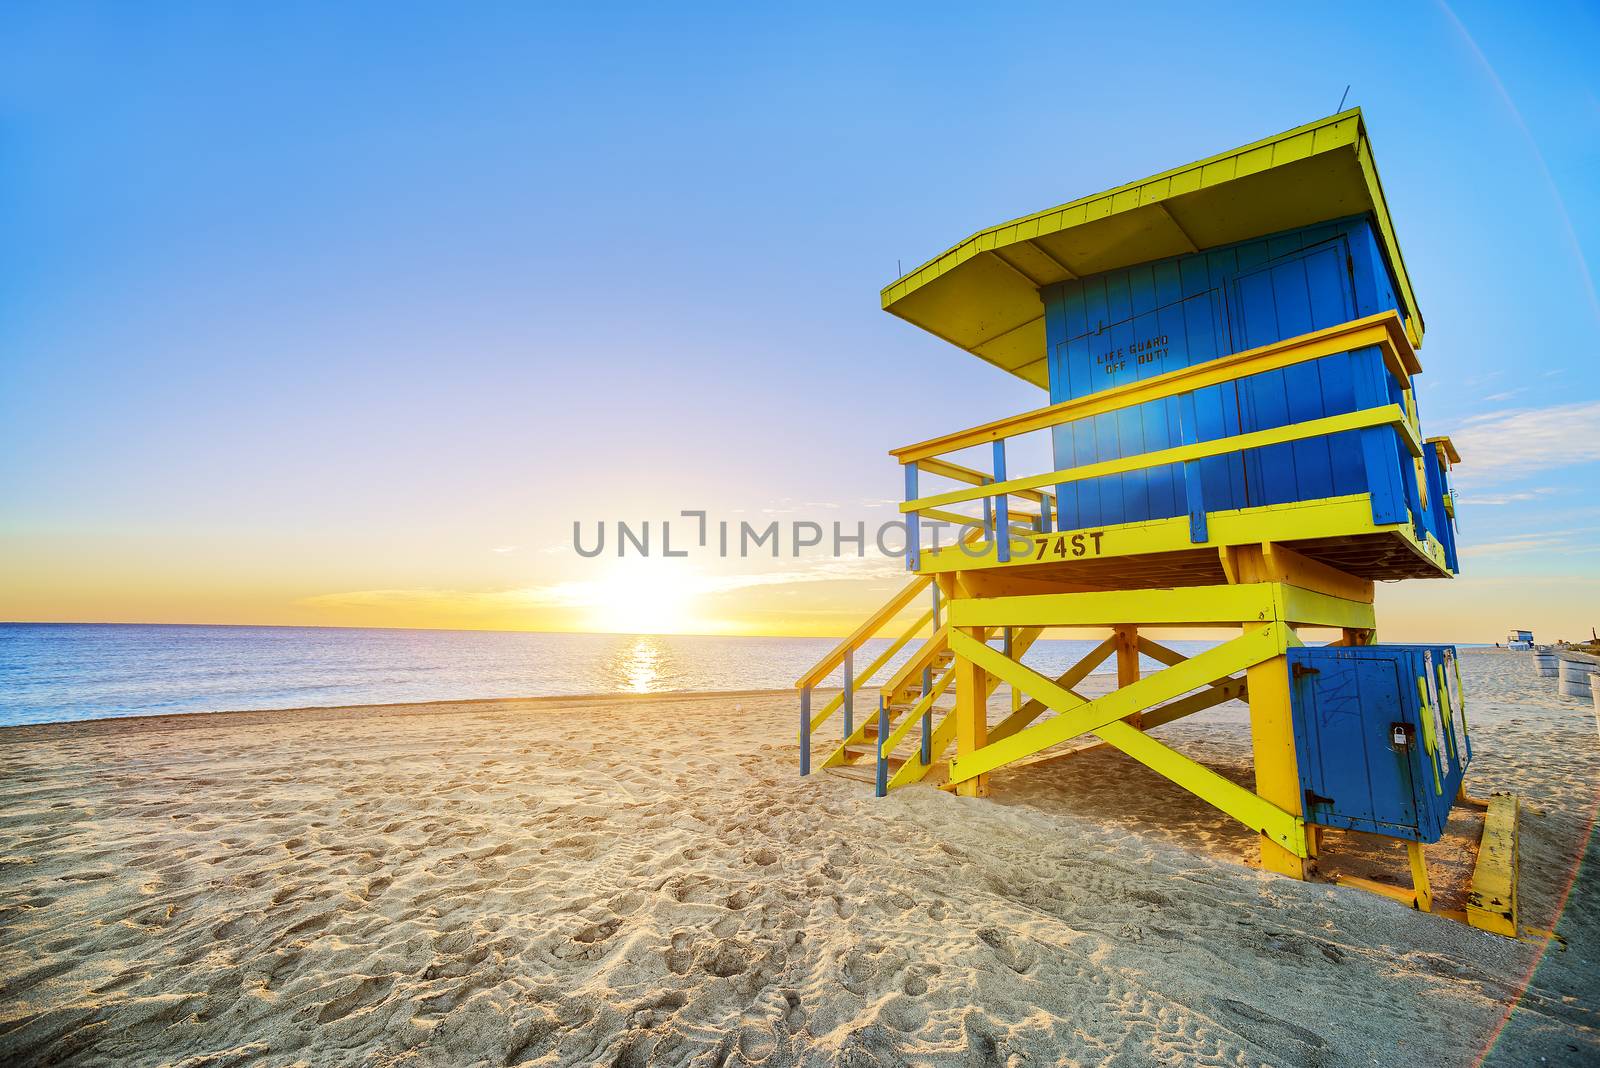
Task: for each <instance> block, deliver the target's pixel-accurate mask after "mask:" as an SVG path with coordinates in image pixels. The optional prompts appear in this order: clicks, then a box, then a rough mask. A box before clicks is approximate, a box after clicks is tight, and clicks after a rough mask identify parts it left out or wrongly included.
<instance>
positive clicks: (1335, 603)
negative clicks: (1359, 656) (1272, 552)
mask: <svg viewBox="0 0 1600 1068" xmlns="http://www.w3.org/2000/svg"><path fill="white" fill-rule="evenodd" d="M1276 585H1277V589H1278V591H1279V592H1278V596H1279V598H1280V602H1279V603H1280V608H1279V609H1278V616H1277V617H1278V618H1279V619H1282V620H1285V621H1287V622H1289V623H1299V624H1303V625H1305V626H1308V627H1341V628H1342V627H1349V628H1351V629H1359V630H1371V629H1372V628H1373V627H1375V626H1377V623H1376V617H1375V615H1374V610H1373V607H1372V604H1371V603H1370V602H1363V601H1351V600H1346V599H1345V598H1343V597H1334V596H1333V595H1331V594H1327V593H1318V592H1317V591H1316V590H1304V589H1301V588H1300V587H1298V586H1290V585H1288V584H1286V583H1278V584H1276Z"/></svg>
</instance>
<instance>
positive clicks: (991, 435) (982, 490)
mask: <svg viewBox="0 0 1600 1068" xmlns="http://www.w3.org/2000/svg"><path fill="white" fill-rule="evenodd" d="M1367 348H1375V349H1377V350H1378V352H1379V353H1380V355H1381V358H1382V361H1383V367H1384V369H1385V370H1386V371H1387V373H1388V375H1389V376H1390V377H1392V378H1393V380H1394V381H1395V382H1396V383H1398V384H1399V387H1400V390H1401V396H1402V397H1403V398H1404V403H1403V404H1400V403H1377V404H1371V405H1369V406H1367V407H1364V408H1361V409H1360V410H1357V411H1353V412H1348V413H1343V414H1340V415H1332V416H1326V417H1322V418H1318V419H1311V420H1305V421H1302V422H1298V423H1290V424H1287V425H1285V426H1280V427H1273V428H1270V429H1267V430H1257V431H1251V432H1248V433H1241V434H1234V435H1231V436H1228V437H1222V438H1214V439H1209V440H1204V441H1200V440H1192V439H1193V438H1194V437H1195V436H1196V435H1195V432H1194V428H1193V427H1192V426H1189V427H1187V428H1186V429H1185V431H1184V433H1185V437H1186V438H1190V439H1191V440H1187V441H1185V442H1184V443H1183V444H1180V445H1176V446H1172V447H1170V448H1164V449H1156V450H1153V451H1150V452H1145V453H1139V454H1136V455H1130V456H1124V457H1118V458H1115V459H1111V460H1105V461H1101V462H1098V463H1092V464H1085V465H1081V466H1078V467H1070V468H1064V469H1061V470H1057V471H1048V472H1044V473H1042V474H1036V475H1028V476H1025V477H1020V478H1008V477H1007V474H1006V458H1005V443H1006V441H1007V440H1008V439H1010V438H1012V437H1016V436H1018V435H1020V434H1027V433H1031V432H1034V431H1039V430H1047V429H1050V428H1052V427H1058V426H1062V425H1065V424H1068V423H1073V422H1077V421H1078V420H1082V419H1087V418H1089V417H1091V416H1096V415H1104V414H1107V413H1110V412H1116V411H1121V410H1123V409H1126V408H1131V407H1134V406H1137V405H1141V404H1147V403H1150V402H1152V401H1159V400H1165V399H1168V398H1177V397H1184V396H1186V395H1191V394H1193V393H1194V392H1195V391H1196V390H1200V389H1205V388H1207V387H1211V386H1219V385H1223V384H1225V383H1230V382H1234V381H1237V380H1238V379H1241V378H1247V377H1249V376H1251V375H1259V374H1264V373H1266V372H1269V371H1276V370H1282V369H1284V368H1287V367H1293V366H1296V365H1297V364H1303V363H1306V362H1308V361H1311V360H1317V359H1321V358H1323V357H1326V356H1334V355H1338V354H1340V353H1346V352H1354V351H1356V350H1360V349H1367ZM1421 370H1422V366H1421V364H1420V363H1419V362H1418V360H1417V356H1416V352H1415V350H1414V349H1413V348H1412V345H1411V341H1410V340H1409V338H1408V337H1407V335H1406V332H1405V328H1404V326H1403V324H1402V323H1401V320H1400V317H1399V315H1398V314H1396V313H1395V312H1392V311H1389V312H1383V313H1381V314H1378V315H1371V316H1367V317H1365V318H1362V319H1356V320H1353V321H1351V322H1347V323H1341V324H1339V325H1338V326H1332V327H1328V328H1326V329H1323V330H1317V331H1313V332H1312V333H1308V334H1302V335H1300V336H1298V337H1293V338H1288V339H1286V340H1284V341H1280V342H1275V343H1273V344H1271V345H1263V346H1260V347H1259V348H1254V349H1248V350H1246V351H1244V352H1239V353H1235V354H1233V355H1231V356H1223V357H1219V358H1218V359H1215V360H1209V361H1206V362H1203V363H1197V364H1193V365H1191V366H1189V367H1183V368H1179V369H1178V370H1175V371H1169V372H1167V373H1166V374H1162V375H1157V376H1155V377H1153V378H1147V379H1144V380H1143V381H1139V382H1130V383H1128V384H1126V385H1123V386H1118V387H1116V388H1113V389H1108V390H1105V391H1103V392H1100V393H1092V394H1089V395H1087V396H1084V397H1079V398H1076V399H1074V400H1068V401H1063V402H1061V403H1060V404H1053V405H1050V406H1049V407H1046V408H1039V409H1035V410H1034V411H1030V412H1023V413H1021V414H1019V415H1014V416H1010V417H1008V418H1006V419H1000V420H995V421H993V422H989V423H984V424H982V425H980V426H976V427H972V428H970V429H968V430H962V431H957V432H956V433H953V434H946V435H943V436H941V437H937V438H933V439H930V440H928V441H924V442H920V443H918V444H916V445H908V446H905V447H904V448H900V449H894V450H892V451H891V453H890V455H892V456H894V457H895V459H897V460H898V461H900V463H901V464H902V466H904V468H905V483H906V500H905V502H904V503H903V504H901V505H900V511H901V512H902V513H904V514H905V515H906V516H907V527H908V531H909V533H908V542H909V543H910V544H909V546H908V548H909V555H910V558H911V559H910V564H911V567H912V569H913V570H915V569H916V568H917V566H918V560H919V555H920V549H919V546H918V535H919V528H918V520H919V518H921V517H927V518H932V519H937V520H941V521H944V522H959V523H962V524H964V525H967V526H969V527H976V526H977V524H978V521H977V520H976V519H974V518H972V517H967V516H962V515H960V514H959V513H954V512H949V511H947V510H946V509H947V508H948V506H951V505H959V504H964V503H968V502H972V501H983V502H984V504H985V517H984V520H983V522H982V526H981V528H979V531H980V532H981V533H982V535H983V537H984V538H987V539H989V540H992V541H993V542H994V544H995V555H996V558H997V561H998V562H1000V563H1004V562H1006V561H1007V560H1008V559H1009V544H1008V543H1009V538H1006V537H1001V536H1000V532H1002V531H1005V532H1011V531H1016V530H1030V529H1031V530H1038V531H1045V532H1048V531H1049V530H1050V529H1051V526H1052V525H1053V524H1052V513H1053V512H1055V511H1056V509H1055V507H1054V498H1053V496H1052V495H1051V494H1050V493H1048V492H1047V491H1046V487H1055V486H1062V485H1070V484H1072V483H1074V482H1080V481H1083V480H1085V479H1092V478H1102V477H1105V476H1107V475H1116V474H1124V473H1128V472H1133V471H1141V470H1146V469H1148V468H1152V467H1162V466H1165V465H1168V464H1188V465H1190V467H1189V468H1188V470H1187V473H1186V488H1187V491H1188V493H1189V498H1190V511H1191V515H1192V516H1195V519H1196V522H1195V526H1196V528H1197V530H1203V529H1204V510H1203V506H1201V505H1200V504H1199V498H1200V493H1199V476H1198V468H1197V467H1196V466H1194V465H1195V463H1196V461H1199V460H1202V459H1207V458H1210V457H1216V456H1223V455H1227V454H1229V453H1236V452H1242V451H1245V450H1251V449H1259V448H1263V447H1266V446H1270V445H1278V444H1284V443H1288V442H1294V441H1301V440H1305V439H1307V438H1315V437H1322V436H1325V435H1329V434H1338V433H1343V432H1346V431H1370V430H1375V429H1381V428H1392V430H1393V431H1394V432H1395V433H1396V434H1398V435H1399V440H1400V442H1401V443H1402V445H1403V447H1404V448H1405V449H1406V451H1407V452H1409V453H1410V454H1411V456H1412V457H1413V458H1421V457H1422V455H1423V442H1422V440H1421V434H1420V431H1419V428H1418V425H1417V420H1416V416H1415V414H1414V413H1415V408H1414V406H1413V405H1412V403H1411V376H1412V375H1414V374H1417V373H1419V372H1420V371H1421ZM1189 422H1190V423H1192V417H1191V418H1190V420H1189ZM985 444H988V445H991V446H992V448H993V452H994V471H993V473H992V474H984V473H983V472H981V471H975V470H973V469H971V468H968V467H963V466H961V465H958V464H952V463H951V462H950V461H948V460H945V459H942V458H941V457H942V455H943V454H945V453H950V452H956V451H959V450H962V449H969V448H972V447H974V446H980V445H985ZM919 474H929V475H937V476H942V477H945V478H950V479H953V480H955V481H957V482H961V483H965V486H964V487H962V488H958V489H953V490H949V491H945V492H940V493H933V494H928V495H923V494H920V493H919V492H918V486H917V482H918V475H919ZM1418 475H1419V477H1420V470H1419V472H1418ZM1406 495H1407V496H1408V497H1409V500H1408V501H1406V504H1408V505H1409V512H1410V514H1411V515H1412V516H1413V517H1416V516H1418V515H1419V514H1420V512H1421V509H1422V508H1423V507H1425V505H1424V503H1423V501H1422V499H1421V498H1422V496H1423V494H1422V493H1421V490H1420V487H1419V483H1418V482H1417V481H1408V482H1407V483H1406ZM1012 497H1017V498H1020V499H1023V500H1030V501H1034V502H1036V503H1037V505H1038V507H1039V511H1038V513H1025V514H1020V515H1019V514H1014V513H1013V512H1012V509H1011V505H1010V498H1012ZM1396 521H1398V520H1396ZM1417 521H1418V523H1419V524H1420V519H1419V520H1417ZM1419 533H1420V526H1419ZM1197 540H1203V538H1202V539H1197Z"/></svg>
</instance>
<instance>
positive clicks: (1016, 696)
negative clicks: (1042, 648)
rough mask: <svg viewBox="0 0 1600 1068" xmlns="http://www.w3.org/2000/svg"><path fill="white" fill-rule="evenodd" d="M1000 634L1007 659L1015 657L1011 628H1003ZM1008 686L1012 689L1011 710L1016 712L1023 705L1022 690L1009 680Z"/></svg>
mask: <svg viewBox="0 0 1600 1068" xmlns="http://www.w3.org/2000/svg"><path fill="white" fill-rule="evenodd" d="M1000 635H1001V649H1002V651H1003V652H1004V653H1005V654H1006V659H1007V660H1011V659H1014V657H1012V655H1011V628H1010V627H1005V628H1002V630H1001V632H1000ZM1006 688H1007V689H1008V690H1010V691H1011V711H1013V712H1015V711H1016V710H1017V709H1019V708H1021V707H1022V692H1021V691H1020V690H1018V689H1017V688H1016V687H1015V686H1013V685H1011V684H1010V683H1009V682H1008V683H1006Z"/></svg>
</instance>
